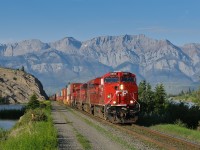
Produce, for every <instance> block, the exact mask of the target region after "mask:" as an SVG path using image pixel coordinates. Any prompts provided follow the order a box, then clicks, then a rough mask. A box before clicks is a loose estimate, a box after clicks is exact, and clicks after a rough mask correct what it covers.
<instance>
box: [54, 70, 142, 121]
mask: <svg viewBox="0 0 200 150" xmlns="http://www.w3.org/2000/svg"><path fill="white" fill-rule="evenodd" d="M53 99H54V100H56V101H61V102H63V103H64V104H66V105H69V106H72V107H76V108H78V109H81V110H83V111H86V112H89V113H91V114H93V115H95V116H98V117H101V118H104V119H105V120H109V121H110V122H113V123H135V122H136V121H137V119H138V112H139V111H140V104H139V103H138V87H137V84H136V76H135V74H133V73H130V72H120V71H118V72H109V73H107V74H105V75H103V76H101V77H98V78H95V79H92V80H90V81H88V82H87V83H69V84H68V85H67V87H66V88H63V89H62V90H61V91H60V92H58V93H57V94H55V95H54V96H53Z"/></svg>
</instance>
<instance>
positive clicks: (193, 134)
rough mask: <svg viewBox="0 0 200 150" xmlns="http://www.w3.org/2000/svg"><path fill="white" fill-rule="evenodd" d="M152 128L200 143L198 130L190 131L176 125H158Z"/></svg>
mask: <svg viewBox="0 0 200 150" xmlns="http://www.w3.org/2000/svg"><path fill="white" fill-rule="evenodd" d="M151 128H152V129H155V130H158V131H162V132H164V133H168V134H170V135H175V136H179V137H182V138H186V139H190V140H192V141H196V142H199V143H200V131H198V130H192V129H188V128H186V127H182V126H180V125H176V124H163V125H156V126H152V127H151Z"/></svg>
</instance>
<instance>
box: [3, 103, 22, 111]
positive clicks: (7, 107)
mask: <svg viewBox="0 0 200 150" xmlns="http://www.w3.org/2000/svg"><path fill="white" fill-rule="evenodd" d="M23 107H24V105H22V104H10V105H0V110H4V109H6V110H12V109H16V110H20V109H22V108H23Z"/></svg>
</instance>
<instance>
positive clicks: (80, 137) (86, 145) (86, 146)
mask: <svg viewBox="0 0 200 150" xmlns="http://www.w3.org/2000/svg"><path fill="white" fill-rule="evenodd" d="M74 131H75V133H76V137H77V140H78V141H79V143H80V144H81V145H82V147H83V149H85V150H90V149H92V146H91V144H90V141H89V140H88V139H87V138H86V137H85V136H83V135H82V134H80V133H79V132H78V131H77V130H76V129H75V128H74Z"/></svg>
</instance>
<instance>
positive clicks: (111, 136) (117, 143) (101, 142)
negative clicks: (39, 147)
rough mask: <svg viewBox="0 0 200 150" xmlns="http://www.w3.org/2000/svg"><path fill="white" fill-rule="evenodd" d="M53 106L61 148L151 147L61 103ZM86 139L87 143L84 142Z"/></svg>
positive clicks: (109, 149) (118, 149) (71, 149)
mask: <svg viewBox="0 0 200 150" xmlns="http://www.w3.org/2000/svg"><path fill="white" fill-rule="evenodd" d="M52 107H53V110H52V116H53V120H54V125H55V127H56V128H57V130H58V144H59V145H58V147H59V149H65V150H66V149H70V150H73V149H92V150H113V149H114V150H122V149H151V148H150V147H148V146H146V145H144V144H142V143H141V142H139V141H137V139H134V137H129V136H127V135H126V134H124V133H121V132H119V131H116V129H113V128H111V127H109V126H105V125H102V124H101V123H99V122H96V121H94V120H93V119H91V118H88V117H87V116H85V115H83V114H81V113H80V112H77V111H75V110H72V109H71V108H66V107H65V106H61V105H59V104H58V103H57V102H52ZM80 137H81V138H80ZM84 140H85V141H86V144H85V143H84V142H83V141H84ZM87 142H88V143H87Z"/></svg>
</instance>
